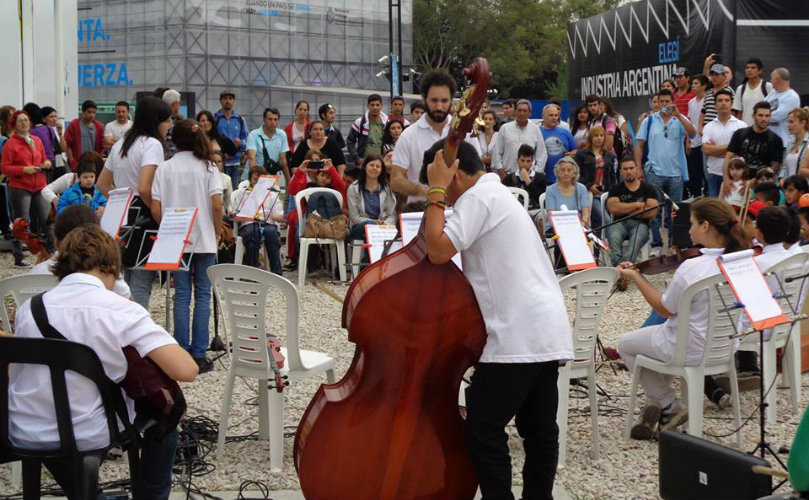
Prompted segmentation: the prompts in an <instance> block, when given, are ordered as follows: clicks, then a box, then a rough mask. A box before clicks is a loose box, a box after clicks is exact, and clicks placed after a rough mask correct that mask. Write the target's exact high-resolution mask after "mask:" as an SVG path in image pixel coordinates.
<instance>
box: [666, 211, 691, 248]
mask: <svg viewBox="0 0 809 500" xmlns="http://www.w3.org/2000/svg"><path fill="white" fill-rule="evenodd" d="M677 206H678V207H680V209H679V210H677V213H676V214H675V215H674V223H673V224H672V228H671V242H672V245H674V246H676V247H677V248H679V249H683V248H691V247H693V246H694V243H692V242H691V236H689V234H688V230H689V229H690V228H691V202H685V201H681V202H679V203H677Z"/></svg>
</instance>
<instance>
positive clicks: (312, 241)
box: [295, 187, 346, 288]
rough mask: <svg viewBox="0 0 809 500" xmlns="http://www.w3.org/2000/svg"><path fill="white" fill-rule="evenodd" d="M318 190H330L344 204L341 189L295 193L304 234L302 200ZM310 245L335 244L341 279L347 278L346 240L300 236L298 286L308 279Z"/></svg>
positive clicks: (313, 189)
mask: <svg viewBox="0 0 809 500" xmlns="http://www.w3.org/2000/svg"><path fill="white" fill-rule="evenodd" d="M317 192H328V193H331V194H333V195H334V196H336V197H337V201H338V202H339V204H340V206H341V207H342V206H343V195H342V194H340V192H339V191H336V190H334V189H329V188H324V187H314V188H308V189H304V190H303V191H299V192H298V194H296V195H295V210H296V211H297V212H298V227H299V230H300V233H301V234H303V226H302V224H303V211H302V210H301V200H307V201H308V200H309V197H310V196H312V195H313V194H315V193H317ZM309 245H334V247H335V249H336V250H337V270H338V271H339V273H340V281H345V280H346V248H345V242H344V241H341V240H335V239H331V238H304V237H303V236H301V238H300V257H299V258H298V287H299V288H301V287H303V283H304V280H305V279H306V261H307V259H308V257H309Z"/></svg>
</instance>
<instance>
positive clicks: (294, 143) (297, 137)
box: [284, 101, 312, 156]
mask: <svg viewBox="0 0 809 500" xmlns="http://www.w3.org/2000/svg"><path fill="white" fill-rule="evenodd" d="M311 123H312V120H311V119H310V118H309V103H308V102H306V101H298V102H296V103H295V119H294V120H292V121H291V122H289V123H288V124H287V126H286V127H284V133H285V134H286V135H287V141H288V143H287V144H288V145H289V155H290V156H291V155H293V154H294V153H295V150H296V149H297V148H298V144H300V143H302V142H303V141H305V140H306V139H308V138H309V136H308V135H307V133H308V131H309V125H310V124H311Z"/></svg>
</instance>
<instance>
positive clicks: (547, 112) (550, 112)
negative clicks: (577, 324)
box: [542, 104, 559, 128]
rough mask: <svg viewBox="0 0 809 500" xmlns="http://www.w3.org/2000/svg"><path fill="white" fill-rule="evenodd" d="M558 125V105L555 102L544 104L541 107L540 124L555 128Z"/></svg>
mask: <svg viewBox="0 0 809 500" xmlns="http://www.w3.org/2000/svg"><path fill="white" fill-rule="evenodd" d="M558 125H559V107H558V106H556V104H546V105H545V107H544V108H542V126H543V127H545V128H555V127H556V126H558Z"/></svg>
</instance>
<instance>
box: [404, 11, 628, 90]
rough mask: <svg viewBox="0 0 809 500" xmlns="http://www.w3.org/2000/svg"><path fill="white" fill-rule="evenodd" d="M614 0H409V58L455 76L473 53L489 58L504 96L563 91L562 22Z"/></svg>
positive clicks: (496, 84)
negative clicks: (411, 15)
mask: <svg viewBox="0 0 809 500" xmlns="http://www.w3.org/2000/svg"><path fill="white" fill-rule="evenodd" d="M619 1H620V0H542V1H535V0H414V2H413V41H414V47H413V59H414V60H415V64H416V66H417V69H418V70H419V71H421V72H423V71H426V70H428V69H430V68H445V69H448V70H449V71H450V72H452V73H453V74H454V75H455V76H456V77H459V76H460V70H461V68H463V67H464V66H465V65H466V64H468V63H469V61H471V60H472V59H473V58H474V57H478V56H483V57H486V58H487V59H488V60H489V64H490V66H491V69H492V86H493V87H496V88H498V89H500V91H501V93H500V95H501V96H502V97H507V96H509V95H510V93H511V92H512V90H517V88H518V87H519V91H518V92H519V93H521V94H526V93H527V94H532V95H534V97H542V95H539V94H547V93H548V92H549V91H550V92H552V93H553V95H558V94H559V93H560V92H564V90H565V83H564V80H563V78H560V76H561V75H559V73H564V68H565V66H566V61H565V59H566V54H567V34H566V30H567V25H568V23H569V22H570V21H572V20H578V19H582V18H586V17H589V16H592V15H595V14H598V13H600V12H603V11H605V10H608V9H611V8H613V7H615V6H616V5H617V4H618V3H619Z"/></svg>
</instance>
